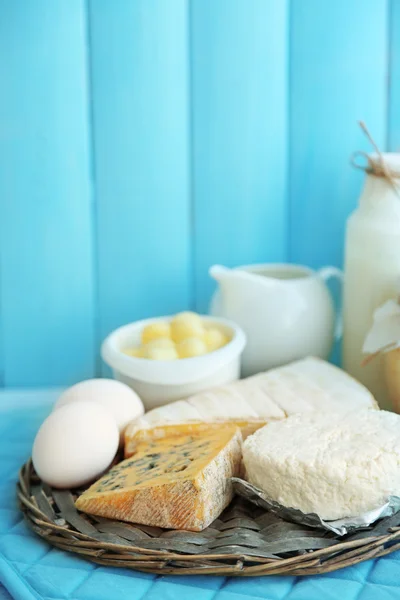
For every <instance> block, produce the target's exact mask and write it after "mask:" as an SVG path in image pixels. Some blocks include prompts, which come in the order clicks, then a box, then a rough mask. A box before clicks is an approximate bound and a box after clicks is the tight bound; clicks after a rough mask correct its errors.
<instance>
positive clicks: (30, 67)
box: [0, 0, 400, 387]
mask: <svg viewBox="0 0 400 600" xmlns="http://www.w3.org/2000/svg"><path fill="white" fill-rule="evenodd" d="M0 81H1V94H0V386H7V387H16V386H39V385H60V384H69V383H71V382H73V381H77V380H79V379H82V378H85V377H89V376H92V375H95V374H100V373H101V372H104V371H103V369H102V365H101V362H100V360H99V355H98V350H99V345H100V342H101V340H102V339H103V338H104V336H105V335H107V333H108V332H109V331H111V330H112V329H113V328H115V327H117V326H118V325H120V324H123V323H126V322H129V321H131V320H134V319H138V318H142V317H147V316H151V315H158V314H162V313H164V314H165V313H171V312H175V311H178V310H182V309H186V308H195V309H197V310H201V311H205V310H206V309H207V305H208V302H209V298H210V294H211V292H212V289H213V284H212V282H211V280H210V279H209V277H208V273H207V272H208V268H209V266H210V265H211V264H213V263H214V262H220V263H224V264H227V265H238V264H247V263H251V262H262V261H274V262H276V261H294V262H301V263H305V264H309V265H311V266H314V267H318V266H321V265H323V264H327V263H331V264H336V265H340V264H341V262H342V257H343V232H344V224H345V219H346V217H347V216H348V214H349V213H350V212H351V210H352V209H353V208H354V206H355V204H356V202H357V197H358V194H359V190H360V186H361V183H362V177H361V175H360V173H358V172H356V171H354V170H353V169H352V168H351V167H350V165H349V156H350V154H351V153H352V151H354V150H356V149H368V145H367V143H366V140H365V138H364V137H363V135H362V134H361V132H360V131H359V129H358V128H357V124H356V121H357V120H358V119H363V120H365V121H366V122H367V124H368V127H369V128H370V130H371V132H372V134H373V135H374V137H375V139H376V140H377V142H378V144H380V146H381V147H382V148H383V149H386V148H387V149H391V150H400V112H399V110H398V107H399V106H400V0H352V2H349V1H348V0H335V2H332V0H118V1H115V0H86V1H85V0H36V1H35V2H31V1H30V0H14V1H13V2H11V1H10V0H0Z"/></svg>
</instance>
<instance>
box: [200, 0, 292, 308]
mask: <svg viewBox="0 0 400 600" xmlns="http://www.w3.org/2000/svg"><path fill="white" fill-rule="evenodd" d="M191 7H192V11H191V30H192V38H191V43H192V50H191V72H192V114H193V121H192V130H193V158H192V160H193V178H194V179H193V192H194V215H195V252H194V258H195V262H194V265H195V266H194V268H195V284H196V300H197V308H198V309H199V310H201V311H205V310H206V309H207V305H208V301H209V297H210V292H211V290H212V289H213V283H212V281H211V280H210V278H209V276H208V269H209V267H210V266H211V265H212V264H213V263H222V264H225V265H228V266H234V265H239V264H246V263H252V262H267V261H284V260H285V258H286V246H287V240H286V216H287V210H286V208H287V207H286V150H287V148H286V116H287V115H286V99H287V94H286V91H287V90H286V78H287V41H288V40H287V3H286V2H285V1H284V0H281V1H280V2H276V1H275V0H219V1H218V2H215V1H214V0H192V2H191Z"/></svg>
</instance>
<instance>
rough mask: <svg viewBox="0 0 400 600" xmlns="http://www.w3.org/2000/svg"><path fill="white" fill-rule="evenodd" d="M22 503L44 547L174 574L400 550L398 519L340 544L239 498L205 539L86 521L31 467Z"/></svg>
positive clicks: (290, 565) (300, 569)
mask: <svg viewBox="0 0 400 600" xmlns="http://www.w3.org/2000/svg"><path fill="white" fill-rule="evenodd" d="M17 487H18V498H19V503H20V507H21V510H22V511H23V513H24V517H25V519H26V521H27V523H28V525H29V526H30V527H31V528H32V529H33V530H34V531H35V532H36V533H37V534H38V535H40V536H41V537H42V538H44V539H45V540H46V541H47V542H49V543H50V544H52V545H53V546H56V547H57V548H60V549H61V550H65V551H67V552H74V553H75V554H79V555H80V556H82V558H86V559H87V560H90V561H93V562H95V563H98V564H101V565H108V566H113V567H124V568H130V569H136V570H139V571H146V572H151V573H159V574H164V575H166V574H174V575H199V574H201V575H240V576H251V575H257V576H259V575H312V574H316V573H327V572H329V571H335V570H336V569H341V568H342V567H347V566H349V565H353V564H356V563H358V562H361V561H363V560H367V559H370V558H375V557H378V556H383V555H384V554H388V553H389V552H393V551H394V550H398V549H400V527H399V525H400V512H399V513H397V514H396V515H394V516H392V517H388V518H387V519H382V520H381V521H380V522H378V523H377V524H375V525H374V526H373V527H371V528H369V529H368V530H364V531H358V532H357V533H355V534H349V535H348V536H346V537H345V538H337V537H336V536H335V535H334V534H332V533H326V532H322V531H319V530H316V529H310V528H307V527H304V526H301V525H296V524H294V523H289V522H287V521H284V520H283V519H280V518H279V517H277V516H275V515H273V514H272V513H269V512H267V511H265V510H263V509H261V508H259V507H257V506H255V505H253V504H251V503H249V502H247V501H246V500H243V499H241V498H235V499H234V500H233V501H232V503H231V504H230V506H229V507H228V508H227V509H226V510H225V511H224V513H223V514H222V515H221V517H220V518H219V519H217V520H216V521H214V523H212V524H211V526H210V527H208V528H207V529H206V530H204V531H202V532H200V533H193V532H189V531H167V530H165V529H160V528H157V527H147V526H144V525H130V524H127V523H122V522H121V521H111V520H109V519H101V518H97V517H89V516H87V515H84V514H82V513H78V512H77V510H76V509H75V506H74V499H75V497H76V493H75V492H74V493H71V492H69V491H60V490H55V489H52V488H50V487H49V486H47V485H46V484H43V483H42V482H41V481H40V480H39V479H38V477H37V476H36V474H35V473H34V470H33V467H32V463H31V462H30V461H29V462H28V463H27V464H26V465H24V466H23V467H22V469H21V471H20V475H19V483H18V486H17Z"/></svg>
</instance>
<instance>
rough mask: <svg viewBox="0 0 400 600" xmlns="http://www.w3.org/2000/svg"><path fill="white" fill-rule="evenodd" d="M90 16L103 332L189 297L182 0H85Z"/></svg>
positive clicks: (183, 303)
mask: <svg viewBox="0 0 400 600" xmlns="http://www.w3.org/2000/svg"><path fill="white" fill-rule="evenodd" d="M90 23H91V34H90V38H91V70H92V90H93V94H92V97H93V115H94V143H95V172H96V188H97V192H96V197H97V241H98V276H99V310H100V332H101V336H102V337H104V336H105V335H106V334H108V333H109V332H110V330H112V329H113V328H115V327H117V326H119V325H122V324H124V323H128V322H130V321H133V320H135V319H140V318H145V317H149V316H154V315H161V314H169V313H173V312H176V311H179V310H182V309H185V308H186V307H188V306H189V303H190V297H191V290H190V256H191V252H190V241H189V240H190V200H189V191H190V190H189V187H190V186H189V162H190V160H189V141H188V138H189V123H188V121H189V117H188V115H189V106H188V69H187V60H188V56H187V46H188V15H187V3H186V1H185V0H174V2H171V1H170V0H151V1H149V0H119V2H98V1H96V0H94V1H92V2H90ZM105 40H107V43H105Z"/></svg>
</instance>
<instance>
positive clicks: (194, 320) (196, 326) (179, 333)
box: [171, 312, 204, 342]
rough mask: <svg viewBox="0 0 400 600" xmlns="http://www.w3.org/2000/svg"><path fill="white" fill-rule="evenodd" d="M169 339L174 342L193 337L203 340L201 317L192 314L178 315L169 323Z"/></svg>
mask: <svg viewBox="0 0 400 600" xmlns="http://www.w3.org/2000/svg"><path fill="white" fill-rule="evenodd" d="M171 337H172V339H173V340H174V342H181V341H182V340H185V339H186V338H193V337H196V338H203V337H204V326H203V322H202V319H201V317H200V316H199V315H197V314H196V313H192V312H183V313H179V314H178V315H176V316H175V317H174V318H173V319H172V321H171Z"/></svg>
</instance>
